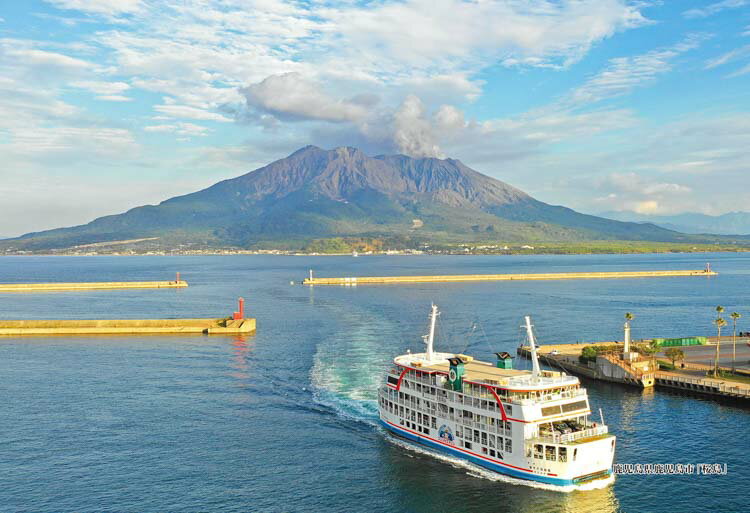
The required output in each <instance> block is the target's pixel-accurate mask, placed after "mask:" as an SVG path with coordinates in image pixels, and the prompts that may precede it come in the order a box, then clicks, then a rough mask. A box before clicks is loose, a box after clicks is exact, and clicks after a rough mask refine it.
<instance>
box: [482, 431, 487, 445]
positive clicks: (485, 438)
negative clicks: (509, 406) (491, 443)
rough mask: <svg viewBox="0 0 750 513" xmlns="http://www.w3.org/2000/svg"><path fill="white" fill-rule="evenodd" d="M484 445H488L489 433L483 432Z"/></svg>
mask: <svg viewBox="0 0 750 513" xmlns="http://www.w3.org/2000/svg"><path fill="white" fill-rule="evenodd" d="M482 445H487V433H485V432H484V431H482Z"/></svg>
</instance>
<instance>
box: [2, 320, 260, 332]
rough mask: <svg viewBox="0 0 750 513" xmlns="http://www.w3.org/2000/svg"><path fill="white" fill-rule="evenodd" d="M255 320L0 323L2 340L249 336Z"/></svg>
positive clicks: (36, 321) (253, 330)
mask: <svg viewBox="0 0 750 513" xmlns="http://www.w3.org/2000/svg"><path fill="white" fill-rule="evenodd" d="M253 332H255V319H253V318H246V319H232V318H224V319H103V320H40V321H38V320H34V321H3V320H0V336H26V335H37V336H39V335H135V334H149V333H151V334H159V333H162V334H165V333H202V334H206V335H231V334H249V333H253Z"/></svg>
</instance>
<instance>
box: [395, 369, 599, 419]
mask: <svg viewBox="0 0 750 513" xmlns="http://www.w3.org/2000/svg"><path fill="white" fill-rule="evenodd" d="M389 374H390V375H391V376H394V377H396V378H398V377H399V376H400V374H401V372H400V371H399V370H397V369H394V370H391V372H390V373H389ZM407 379H408V381H409V382H411V383H414V384H418V385H422V386H424V385H427V386H429V387H436V389H437V390H441V391H445V392H447V393H452V394H456V395H457V397H456V400H457V401H458V402H461V403H464V404H466V400H467V399H469V400H475V399H476V400H488V401H490V402H491V404H493V405H494V404H496V401H495V396H494V395H493V394H492V392H491V391H490V390H488V389H487V388H486V387H476V386H475V387H472V388H471V390H466V389H465V390H464V391H463V392H453V391H452V390H449V389H448V388H447V386H448V385H447V384H442V383H440V381H439V380H438V379H436V378H435V375H434V374H433V375H430V374H419V375H417V376H416V377H414V376H409V377H408V378H407ZM547 379H554V378H547ZM564 383H565V384H570V383H572V381H569V382H564ZM488 385H494V384H490V383H488ZM540 392H541V393H540V394H539V396H536V397H532V398H521V397H517V396H514V394H513V392H512V391H510V394H508V393H506V392H505V391H504V390H502V389H499V390H498V395H499V397H500V400H501V401H502V402H504V403H508V404H516V405H519V406H528V405H532V404H540V403H548V402H553V401H560V400H563V399H572V398H575V397H581V396H585V395H586V389H583V388H570V389H567V390H562V391H560V392H554V393H550V392H548V393H545V392H546V391H540ZM409 393H412V394H414V393H416V395H419V396H420V397H424V398H427V399H429V398H433V399H434V397H435V396H434V395H433V394H431V393H429V392H427V391H425V389H424V388H423V389H422V391H421V392H419V391H415V390H414V389H413V388H412V389H410V390H409ZM474 406H476V407H480V408H484V409H491V410H492V409H494V406H485V405H484V403H481V402H480V403H478V404H476V405H474Z"/></svg>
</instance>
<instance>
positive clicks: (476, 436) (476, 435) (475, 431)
mask: <svg viewBox="0 0 750 513" xmlns="http://www.w3.org/2000/svg"><path fill="white" fill-rule="evenodd" d="M474 441H475V442H476V443H479V430H478V429H475V430H474Z"/></svg>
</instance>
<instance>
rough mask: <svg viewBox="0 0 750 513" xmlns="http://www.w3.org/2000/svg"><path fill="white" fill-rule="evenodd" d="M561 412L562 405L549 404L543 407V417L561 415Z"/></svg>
mask: <svg viewBox="0 0 750 513" xmlns="http://www.w3.org/2000/svg"><path fill="white" fill-rule="evenodd" d="M568 411H569V410H568ZM559 414H560V405H555V406H547V407H545V408H542V417H548V416H550V415H559Z"/></svg>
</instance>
